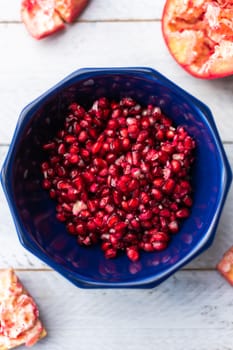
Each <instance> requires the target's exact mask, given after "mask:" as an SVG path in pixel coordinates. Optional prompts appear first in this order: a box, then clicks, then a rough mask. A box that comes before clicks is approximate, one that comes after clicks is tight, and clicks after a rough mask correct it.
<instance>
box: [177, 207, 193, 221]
mask: <svg viewBox="0 0 233 350" xmlns="http://www.w3.org/2000/svg"><path fill="white" fill-rule="evenodd" d="M189 215H190V211H189V209H188V208H182V209H180V210H178V211H177V212H176V217H177V218H179V219H186V218H188V217H189Z"/></svg>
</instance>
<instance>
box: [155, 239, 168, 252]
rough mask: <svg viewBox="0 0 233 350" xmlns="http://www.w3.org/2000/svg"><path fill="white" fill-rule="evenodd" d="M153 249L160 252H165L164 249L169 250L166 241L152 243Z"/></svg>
mask: <svg viewBox="0 0 233 350" xmlns="http://www.w3.org/2000/svg"><path fill="white" fill-rule="evenodd" d="M152 247H153V250H158V251H160V250H164V249H166V248H167V242H165V241H161V242H159V241H156V242H153V243H152Z"/></svg>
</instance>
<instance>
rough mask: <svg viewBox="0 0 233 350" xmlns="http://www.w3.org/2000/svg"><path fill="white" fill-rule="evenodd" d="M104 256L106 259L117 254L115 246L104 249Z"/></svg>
mask: <svg viewBox="0 0 233 350" xmlns="http://www.w3.org/2000/svg"><path fill="white" fill-rule="evenodd" d="M104 256H105V258H106V259H113V258H115V257H116V256H117V250H116V249H114V248H108V249H106V250H105V251H104Z"/></svg>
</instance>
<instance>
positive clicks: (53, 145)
mask: <svg viewBox="0 0 233 350" xmlns="http://www.w3.org/2000/svg"><path fill="white" fill-rule="evenodd" d="M43 149H44V150H46V151H50V150H54V149H56V143H55V142H48V143H46V144H44V145H43Z"/></svg>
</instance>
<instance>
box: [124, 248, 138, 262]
mask: <svg viewBox="0 0 233 350" xmlns="http://www.w3.org/2000/svg"><path fill="white" fill-rule="evenodd" d="M126 254H127V256H128V258H129V259H130V260H131V261H137V260H138V259H139V252H138V250H137V249H136V248H134V247H132V248H131V247H128V248H127V249H126Z"/></svg>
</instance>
